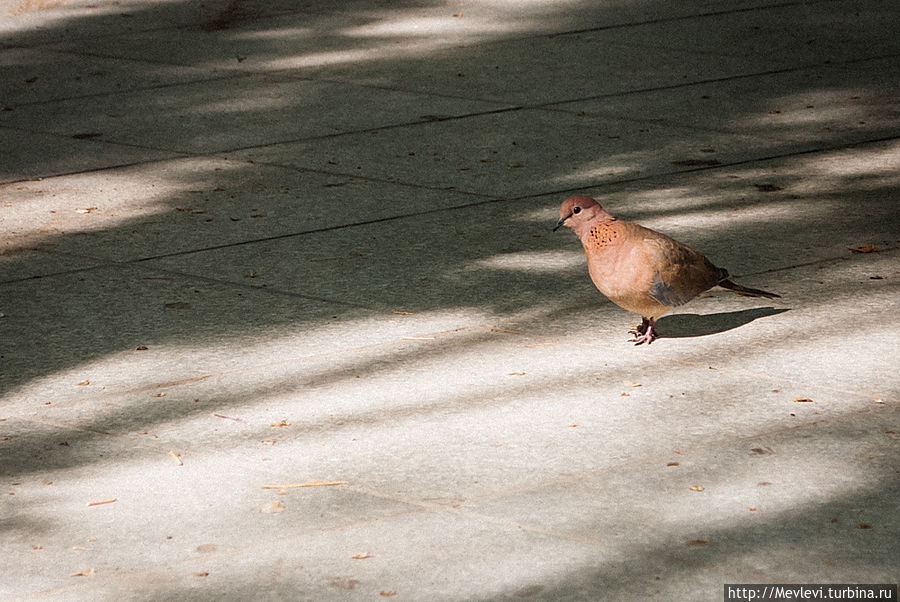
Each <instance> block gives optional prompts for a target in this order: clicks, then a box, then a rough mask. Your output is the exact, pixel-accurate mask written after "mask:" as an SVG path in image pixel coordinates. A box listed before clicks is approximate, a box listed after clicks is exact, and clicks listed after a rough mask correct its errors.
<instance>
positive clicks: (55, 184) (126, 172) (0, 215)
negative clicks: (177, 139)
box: [0, 158, 247, 252]
mask: <svg viewBox="0 0 900 602" xmlns="http://www.w3.org/2000/svg"><path fill="white" fill-rule="evenodd" d="M246 168H247V164H245V163H238V162H228V161H223V160H213V159H203V158H195V159H190V160H178V161H163V162H154V163H149V164H145V165H140V166H135V167H127V168H120V169H112V170H103V171H97V172H86V173H81V174H73V175H68V176H64V177H59V178H46V179H43V180H39V181H38V180H31V181H27V182H17V183H14V184H7V185H3V186H0V192H2V193H3V197H4V200H3V202H2V203H0V240H2V244H0V250H3V251H7V252H8V251H14V250H16V249H19V248H23V247H28V246H33V245H36V244H40V243H42V242H44V241H45V240H46V239H52V238H58V237H60V236H65V235H72V234H77V233H82V232H95V231H99V232H102V231H107V230H110V229H112V228H116V227H120V226H121V225H122V224H126V223H129V222H135V221H136V220H142V219H148V218H150V217H152V216H155V215H158V214H159V213H162V212H169V211H172V210H173V207H172V205H173V199H183V200H180V201H175V209H176V210H178V211H184V212H191V211H197V210H198V209H197V205H196V203H197V199H198V198H200V197H198V195H197V192H198V191H201V192H202V191H204V190H207V191H209V190H213V189H215V188H216V187H217V186H220V185H221V183H222V181H223V178H224V177H225V175H226V174H227V173H228V172H229V171H231V170H234V169H246ZM229 177H233V176H229ZM13 216H14V217H15V219H12V217H13Z"/></svg>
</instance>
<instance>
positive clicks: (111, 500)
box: [88, 498, 118, 506]
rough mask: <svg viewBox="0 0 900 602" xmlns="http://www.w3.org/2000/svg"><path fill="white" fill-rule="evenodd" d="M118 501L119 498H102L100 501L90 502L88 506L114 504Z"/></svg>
mask: <svg viewBox="0 0 900 602" xmlns="http://www.w3.org/2000/svg"><path fill="white" fill-rule="evenodd" d="M117 501H118V500H117V499H116V498H112V499H108V500H102V501H99V502H91V503H89V504H88V506H102V505H103V504H112V503H113V502H117Z"/></svg>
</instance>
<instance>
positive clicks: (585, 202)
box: [553, 195, 613, 236]
mask: <svg viewBox="0 0 900 602" xmlns="http://www.w3.org/2000/svg"><path fill="white" fill-rule="evenodd" d="M609 219H613V217H612V216H611V215H610V214H608V213H607V212H606V211H604V210H603V207H601V206H600V204H599V203H597V201H595V200H594V199H592V198H591V197H589V196H580V195H579V196H570V197H569V198H567V199H566V200H565V201H563V204H562V205H560V207H559V221H558V222H556V227H555V228H553V231H554V232H556V231H557V230H559V228H560V227H561V226H565V227H567V228H571V229H572V230H574V231H575V233H576V234H578V235H579V236H580V235H581V231H582V230H584V229H585V227H586V226H587V225H588V224H592V223H594V222H595V221H598V220H600V221H605V220H609Z"/></svg>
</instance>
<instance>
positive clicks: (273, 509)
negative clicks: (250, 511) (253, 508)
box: [259, 502, 284, 514]
mask: <svg viewBox="0 0 900 602" xmlns="http://www.w3.org/2000/svg"><path fill="white" fill-rule="evenodd" d="M259 511H260V512H263V513H265V514H278V513H279V512H284V504H282V503H281V502H272V503H271V504H269V505H267V506H263V507H262V508H260V509H259Z"/></svg>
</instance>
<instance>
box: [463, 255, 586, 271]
mask: <svg viewBox="0 0 900 602" xmlns="http://www.w3.org/2000/svg"><path fill="white" fill-rule="evenodd" d="M583 267H584V256H583V255H582V253H581V252H580V251H520V252H518V253H504V254H502V255H494V256H492V257H487V258H485V259H479V260H478V261H475V262H473V263H471V264H470V269H472V268H474V269H491V270H515V271H519V272H538V273H553V272H559V271H561V270H573V269H582V268H583Z"/></svg>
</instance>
